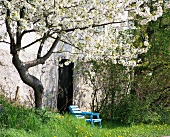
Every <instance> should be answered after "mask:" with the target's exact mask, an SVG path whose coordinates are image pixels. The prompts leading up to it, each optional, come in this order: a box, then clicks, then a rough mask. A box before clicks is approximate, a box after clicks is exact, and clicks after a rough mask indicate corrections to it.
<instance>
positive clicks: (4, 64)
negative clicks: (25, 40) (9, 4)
mask: <svg viewBox="0 0 170 137" xmlns="http://www.w3.org/2000/svg"><path fill="white" fill-rule="evenodd" d="M20 56H21V59H22V60H23V61H27V60H31V59H33V58H34V56H35V55H34V54H31V53H29V52H27V53H25V52H22V53H21V55H20ZM56 58H57V55H56V54H53V55H52V56H51V57H50V58H49V59H48V60H47V61H46V63H45V64H44V65H38V66H35V67H33V68H31V69H30V70H29V72H30V74H32V75H34V76H36V77H37V78H39V79H40V80H41V81H42V83H43V86H44V100H43V102H44V106H46V107H49V108H53V109H56V108H57V91H58V62H57V60H56ZM11 60H12V56H11V55H10V53H9V51H8V50H4V49H1V48H0V74H1V77H0V93H1V94H2V93H3V94H5V95H6V96H7V97H9V98H11V100H17V101H19V102H20V103H21V104H24V105H27V106H31V107H33V106H34V93H33V89H32V88H30V87H29V86H27V85H26V84H24V83H23V82H22V80H21V79H20V76H19V74H18V72H17V70H16V69H15V67H14V65H13V64H12V62H11ZM73 77H74V81H73V104H76V105H78V106H79V107H80V108H81V109H82V110H83V111H87V110H88V111H90V103H91V92H92V89H91V88H90V87H89V85H88V84H86V83H85V81H84V79H83V77H82V76H81V75H79V74H77V73H74V76H73Z"/></svg>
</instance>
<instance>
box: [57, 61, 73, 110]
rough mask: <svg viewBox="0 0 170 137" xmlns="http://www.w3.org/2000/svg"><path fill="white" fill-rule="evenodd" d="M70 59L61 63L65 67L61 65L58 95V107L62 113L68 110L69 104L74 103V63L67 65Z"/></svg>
mask: <svg viewBox="0 0 170 137" xmlns="http://www.w3.org/2000/svg"><path fill="white" fill-rule="evenodd" d="M66 61H68V60H67V59H63V60H61V61H60V63H59V64H63V67H59V82H58V85H59V91H58V97H57V108H58V110H59V111H60V113H64V112H68V111H69V110H68V106H69V105H72V100H73V67H74V63H70V64H69V65H67V66H66V65H65V64H64V63H65V62H66Z"/></svg>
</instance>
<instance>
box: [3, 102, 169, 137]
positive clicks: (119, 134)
mask: <svg viewBox="0 0 170 137" xmlns="http://www.w3.org/2000/svg"><path fill="white" fill-rule="evenodd" d="M0 104H2V105H3V107H4V110H3V111H0V137H161V136H168V135H169V136H170V125H168V124H142V123H141V124H138V125H135V124H131V125H130V126H127V125H121V124H119V123H116V122H113V121H106V120H103V121H102V126H103V128H102V129H100V128H99V126H98V125H95V127H94V128H91V127H90V124H89V123H86V122H85V121H84V120H83V119H81V120H80V119H76V118H73V117H72V116H71V115H69V114H66V115H64V116H61V115H60V114H58V113H52V112H50V111H38V112H37V113H36V114H35V111H34V110H32V109H26V108H24V107H21V106H12V105H10V104H9V103H6V102H5V101H3V100H2V99H0Z"/></svg>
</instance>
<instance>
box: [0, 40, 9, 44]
mask: <svg viewBox="0 0 170 137" xmlns="http://www.w3.org/2000/svg"><path fill="white" fill-rule="evenodd" d="M0 42H2V43H6V44H11V43H10V42H7V41H5V40H0Z"/></svg>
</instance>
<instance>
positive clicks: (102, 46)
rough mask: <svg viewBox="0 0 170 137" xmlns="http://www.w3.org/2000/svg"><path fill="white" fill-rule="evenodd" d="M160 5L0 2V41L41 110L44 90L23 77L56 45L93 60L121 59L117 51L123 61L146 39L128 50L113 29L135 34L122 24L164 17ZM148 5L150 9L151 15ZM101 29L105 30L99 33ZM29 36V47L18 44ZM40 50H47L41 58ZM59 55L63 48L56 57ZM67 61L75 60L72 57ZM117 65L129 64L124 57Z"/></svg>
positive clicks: (143, 1) (112, 0)
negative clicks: (27, 55)
mask: <svg viewBox="0 0 170 137" xmlns="http://www.w3.org/2000/svg"><path fill="white" fill-rule="evenodd" d="M162 4H163V1H162V0H154V1H151V0H93V1H92V0H48V1H47V0H1V1H0V20H1V22H0V23H1V27H2V26H3V25H4V24H5V26H6V31H5V33H6V34H7V36H8V37H9V40H7V39H6V38H5V36H6V35H5V34H4V35H1V37H0V38H1V42H5V43H7V44H9V45H10V53H11V55H12V62H13V64H14V66H15V67H16V69H17V71H18V73H19V75H20V77H21V79H22V80H23V82H24V83H25V84H27V85H29V86H30V87H32V88H33V90H34V95H35V107H36V108H42V98H43V89H44V88H43V85H42V83H41V81H40V80H39V79H38V78H36V77H35V76H33V75H31V74H30V73H29V72H28V69H29V68H31V67H34V66H36V65H38V64H44V63H45V61H46V60H47V59H48V58H49V57H50V55H51V54H52V53H53V51H54V49H55V48H56V46H57V45H58V43H59V41H60V42H63V44H64V43H67V44H69V45H71V46H72V51H73V52H76V53H81V56H84V57H85V58H86V59H88V58H94V59H95V58H97V57H102V55H106V54H108V57H109V58H113V59H116V58H118V57H120V54H119V53H117V52H112V51H114V49H115V48H116V47H117V46H120V47H124V49H125V50H126V49H127V53H125V54H126V55H125V56H126V58H133V57H132V56H134V55H135V54H138V53H139V52H144V51H145V50H146V49H147V46H148V45H149V44H148V39H147V36H146V38H145V42H144V45H145V47H146V48H145V49H139V48H133V49H131V50H130V49H129V46H130V45H131V43H128V44H127V43H123V42H121V41H123V39H119V41H120V42H119V44H117V43H116V41H115V25H113V24H118V23H119V24H120V25H119V26H117V27H118V28H119V29H120V30H123V29H127V28H128V27H133V28H134V29H135V26H128V27H127V26H126V27H124V25H125V24H126V25H127V24H128V21H133V20H135V18H136V16H140V20H138V22H139V23H141V24H146V23H148V22H150V21H152V20H157V18H158V17H160V16H162V13H163V11H162ZM150 5H152V7H153V8H152V10H150ZM127 13H130V14H129V15H128V14H127ZM106 26H107V29H102V28H101V27H103V28H104V27H106ZM101 30H102V31H101ZM28 33H36V36H37V37H36V39H35V40H34V41H30V43H29V44H28V45H23V44H22V39H23V37H25V35H26V34H28ZM131 42H133V39H132V41H131ZM37 43H38V44H39V49H38V51H37V58H36V59H35V60H31V61H27V62H23V61H22V60H21V59H20V56H19V53H20V51H21V50H23V49H26V48H28V47H30V46H35V44H37ZM45 46H49V47H50V48H49V50H48V51H47V52H46V54H44V55H42V50H43V48H44V47H45ZM61 51H62V49H61V50H60V51H58V52H61ZM110 51H111V52H112V53H110ZM71 58H76V57H75V54H74V56H71ZM128 61H129V60H128ZM121 63H122V64H124V65H131V64H128V63H127V62H126V61H125V60H123V58H122V60H121ZM132 64H133V63H132Z"/></svg>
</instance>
